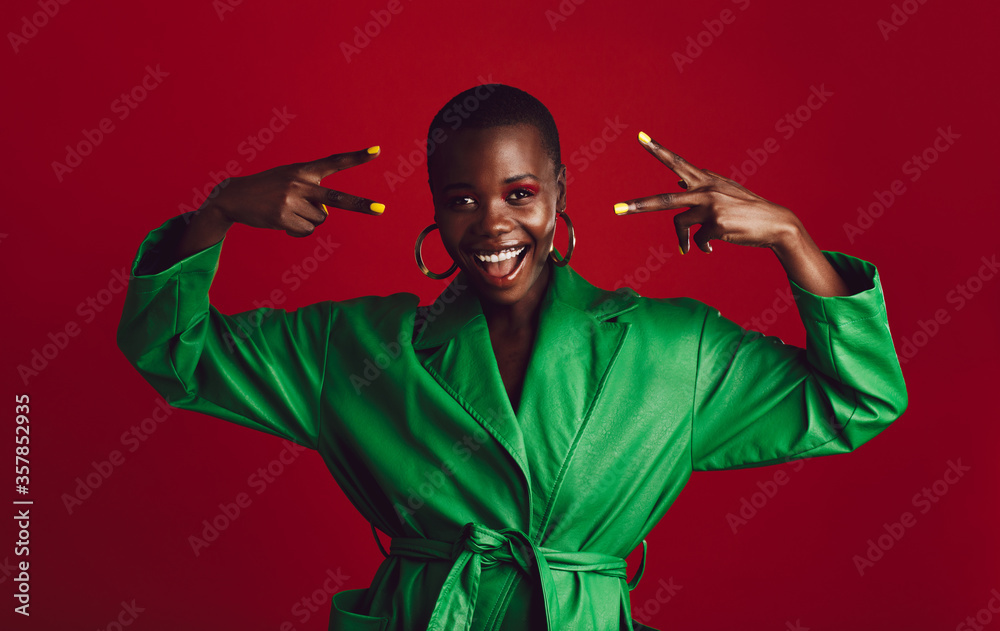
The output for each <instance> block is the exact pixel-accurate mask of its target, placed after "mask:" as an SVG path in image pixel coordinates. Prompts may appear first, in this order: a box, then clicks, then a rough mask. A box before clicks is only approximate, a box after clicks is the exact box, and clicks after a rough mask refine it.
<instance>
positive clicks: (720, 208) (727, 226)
mask: <svg viewBox="0 0 1000 631" xmlns="http://www.w3.org/2000/svg"><path fill="white" fill-rule="evenodd" d="M639 141H640V143H641V144H642V145H643V146H644V147H645V148H646V150H647V151H649V152H650V153H651V154H653V156H654V157H656V159H657V160H659V161H660V162H662V163H663V164H665V165H666V166H667V167H668V168H669V169H670V170H671V171H673V172H674V173H676V174H677V175H678V176H679V177H680V178H681V181H680V182H679V184H680V185H681V187H682V188H684V189H686V190H684V191H681V192H677V193H661V194H660V195H653V196H651V197H641V198H639V199H632V200H629V201H626V202H620V203H617V204H615V214H618V215H630V214H633V213H642V212H649V211H651V210H670V209H677V208H688V210H685V211H684V212H682V213H678V214H676V215H674V227H675V228H676V230H677V239H678V242H679V244H680V248H681V253H682V254H686V253H687V252H688V251H690V249H691V243H690V239H691V226H693V225H695V224H699V225H701V228H700V229H699V230H698V232H696V233H695V235H694V242H695V244H697V246H698V247H699V248H700V249H701V250H702V251H704V252H711V251H712V246H711V245H710V244H709V241H711V240H712V239H719V240H721V241H727V242H729V243H735V244H737V245H751V246H756V247H765V248H772V249H774V250H775V252H776V253H779V252H778V250H780V248H781V247H782V246H783V245H784V244H786V243H790V242H792V241H794V240H795V239H796V238H797V237H798V236H799V235H800V234H801V232H802V230H803V227H802V224H801V223H800V222H799V219H798V218H797V217H796V216H795V214H794V213H792V211H790V210H788V209H787V208H785V207H784V206H779V205H778V204H775V203H773V202H769V201H768V200H766V199H764V198H763V197H761V196H760V195H757V194H755V193H752V192H750V191H748V190H747V189H745V188H743V187H742V186H741V185H739V184H737V183H736V182H734V181H733V180H730V179H729V178H726V177H722V176H721V175H719V174H717V173H713V172H712V171H708V170H705V169H699V168H698V167H696V166H694V165H693V164H691V163H690V162H688V161H686V160H684V158H682V157H680V156H679V155H677V154H675V153H673V152H672V151H670V150H669V149H667V148H666V147H664V146H662V145H661V144H659V143H658V142H656V141H655V140H653V139H652V138H649V136H647V135H646V134H645V133H644V132H640V133H639Z"/></svg>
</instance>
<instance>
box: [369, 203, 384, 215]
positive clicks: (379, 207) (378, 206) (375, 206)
mask: <svg viewBox="0 0 1000 631" xmlns="http://www.w3.org/2000/svg"><path fill="white" fill-rule="evenodd" d="M370 208H371V209H372V212H376V213H378V214H380V215H381V214H382V213H383V212H385V204H380V203H378V202H372V205H371V206H370Z"/></svg>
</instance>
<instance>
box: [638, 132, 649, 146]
mask: <svg viewBox="0 0 1000 631" xmlns="http://www.w3.org/2000/svg"><path fill="white" fill-rule="evenodd" d="M651 140H652V138H650V137H649V134H647V133H646V132H644V131H640V132H639V141H640V142H642V144H644V145H648V144H649V141H651Z"/></svg>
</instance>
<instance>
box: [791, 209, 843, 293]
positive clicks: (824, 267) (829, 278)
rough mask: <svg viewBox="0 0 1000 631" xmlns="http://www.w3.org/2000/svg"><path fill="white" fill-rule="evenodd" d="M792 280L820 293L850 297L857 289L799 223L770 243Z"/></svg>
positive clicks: (811, 291) (813, 291)
mask: <svg viewBox="0 0 1000 631" xmlns="http://www.w3.org/2000/svg"><path fill="white" fill-rule="evenodd" d="M771 250H772V251H773V252H774V254H775V256H777V257H778V260H779V261H781V265H782V267H784V268H785V273H786V274H787V275H788V278H789V280H792V281H794V282H795V283H797V284H798V285H799V286H800V287H802V288H803V289H805V290H806V291H808V292H810V293H813V294H816V295H817V296H826V297H829V296H849V295H851V294H852V293H854V291H853V290H852V289H851V288H850V287H848V285H847V283H846V282H844V279H843V278H841V276H840V274H838V273H837V271H836V270H835V269H833V266H832V265H830V262H829V261H827V260H826V257H825V256H823V253H822V252H821V251H820V249H819V248H818V247H817V246H816V243H815V242H813V240H812V237H810V236H809V233H808V232H806V229H805V227H804V226H803V225H802V224H801V223H800V222H796V224H795V225H794V226H793V227H791V228H790V229H789V230H788V231H787V233H786V235H785V236H784V238H782V239H781V240H780V241H778V242H776V243H775V244H773V245H772V246H771Z"/></svg>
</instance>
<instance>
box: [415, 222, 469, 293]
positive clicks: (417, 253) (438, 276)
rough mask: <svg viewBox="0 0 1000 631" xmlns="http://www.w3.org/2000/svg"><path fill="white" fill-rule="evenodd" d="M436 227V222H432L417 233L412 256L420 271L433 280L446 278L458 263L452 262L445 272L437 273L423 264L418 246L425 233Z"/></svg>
mask: <svg viewBox="0 0 1000 631" xmlns="http://www.w3.org/2000/svg"><path fill="white" fill-rule="evenodd" d="M437 227H438V226H437V224H436V223H432V224H431V225H429V226H427V227H426V228H424V229H423V230H422V231H421V232H420V234H418V235H417V242H416V243H415V244H414V245H413V256H414V258H416V259H417V267H419V268H420V272H421V273H422V274H423V275H424V276H426V277H428V278H433V279H434V280H441V279H442V278H448V277H449V276H451V275H452V274H454V273H455V270H457V269H458V263H455V262H452V264H451V267H449V268H448V271H447V272H444V273H443V274H438V273H436V272H432V271H430V270H429V269H427V266H426V265H424V259H423V257H421V256H420V248H421V246H423V244H424V239H425V238H426V237H427V235H429V234H430V233H432V232H434V231H435V230H437Z"/></svg>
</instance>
